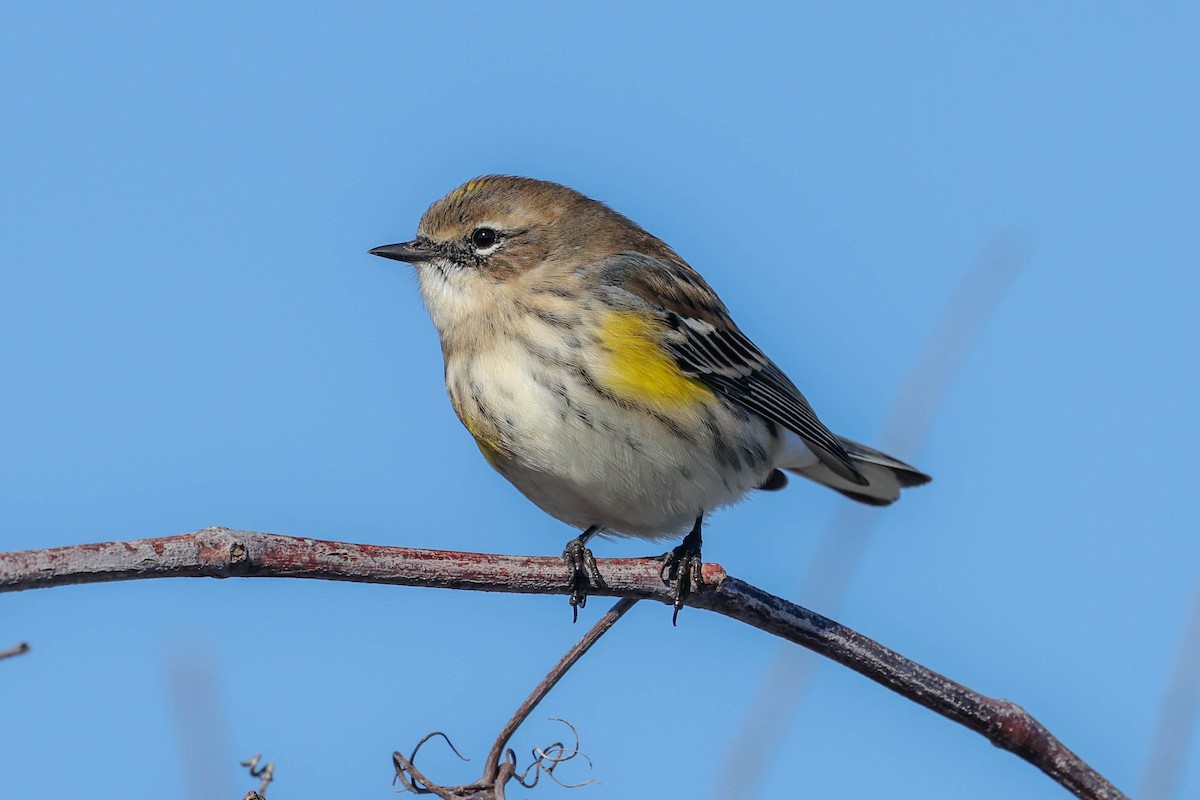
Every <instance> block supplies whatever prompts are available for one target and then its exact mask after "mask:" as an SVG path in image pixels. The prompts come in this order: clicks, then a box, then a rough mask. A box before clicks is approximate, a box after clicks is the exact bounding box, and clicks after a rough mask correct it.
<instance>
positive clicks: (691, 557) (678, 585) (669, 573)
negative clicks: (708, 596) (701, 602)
mask: <svg viewBox="0 0 1200 800" xmlns="http://www.w3.org/2000/svg"><path fill="white" fill-rule="evenodd" d="M700 523H701V520H699V519H698V520H696V526H695V527H694V528H692V531H691V533H689V534H688V535H687V536H685V537H683V542H682V543H681V544H680V545H679V546H678V547H676V548H675V549H673V550H671V551H670V552H667V553H663V555H662V562H663V565H662V570H661V571H660V572H659V574H660V575H661V577H662V580H663V583H665V584H666V585H667V586H670V587H671V588H672V593H671V594H672V596H673V597H674V598H675V603H674V605H675V613H674V614H672V615H671V624H672V625H676V624H678V622H679V609H681V608H683V603H684V601H685V600H687V598H688V595H690V594H691V593H692V592H694V591H696V590H697V589H699V588H700V587H702V586H703V585H704V577H703V576H702V575H701V567H703V566H704V561H703V559H702V558H701V557H700V545H701V541H700Z"/></svg>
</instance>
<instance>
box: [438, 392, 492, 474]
mask: <svg viewBox="0 0 1200 800" xmlns="http://www.w3.org/2000/svg"><path fill="white" fill-rule="evenodd" d="M450 405H452V406H453V407H454V412H455V413H456V414H458V419H459V421H460V422H462V424H463V427H464V428H466V429H467V433H469V434H471V438H472V439H474V440H475V444H476V446H478V447H479V452H481V453H483V458H484V460H486V461H487V462H488V463H489V464H491V465H492V468H493V469H496V463H497V462H498V461H499V460H500V459H502V458H504V456H505V455H506V452H505V450H504V448H503V447H501V446H500V443H499V442H497V441H496V439H495V437H494V436H493V435H492V434H491V432H490V430H488V429H487V428H485V427H484V426H481V425H479V424H478V423H476V422H474V421H473V420H472V419H471V418H470V417H468V416H466V415H465V414H463V413H462V411H460V410H459V408H458V403H456V402H455V400H454V397H453V396H451V398H450Z"/></svg>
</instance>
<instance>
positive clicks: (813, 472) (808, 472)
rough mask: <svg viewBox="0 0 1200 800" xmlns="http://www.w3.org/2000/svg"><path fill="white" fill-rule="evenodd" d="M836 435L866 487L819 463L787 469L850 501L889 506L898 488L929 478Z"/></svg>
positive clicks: (915, 484)
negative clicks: (801, 467) (836, 492)
mask: <svg viewBox="0 0 1200 800" xmlns="http://www.w3.org/2000/svg"><path fill="white" fill-rule="evenodd" d="M837 438H838V441H839V442H841V445H842V447H844V448H845V449H846V453H847V454H848V455H849V456H850V460H851V461H853V462H854V466H855V467H857V468H858V471H859V472H861V473H862V474H863V477H865V478H866V479H867V481H868V484H867V485H866V486H859V485H857V484H855V483H851V482H850V481H848V480H846V479H845V478H843V477H841V476H840V475H838V474H836V473H835V472H834V471H833V470H831V469H829V468H828V467H826V466H825V465H824V464H822V463H817V464H814V465H812V466H809V467H804V468H803V469H797V470H789V471H791V472H795V473H797V474H799V475H803V476H804V477H806V478H810V479H811V480H814V481H816V482H817V483H822V484H824V485H826V486H828V487H829V488H831V489H833V490H835V491H838V492H841V493H842V494H844V495H845V496H846V497H849V498H850V499H851V500H857V501H858V502H860V503H866V504H868V505H872V506H886V505H891V504H892V503H894V502H896V500H898V499H899V498H900V490H901V489H908V488H911V487H913V486H920V485H922V484H925V483H929V481H930V480H931V478H930V477H929V476H928V475H926V474H925V473H924V472H921V471H920V470H918V469H915V468H913V467H911V466H909V465H908V464H905V463H904V462H903V461H900V460H899V459H895V458H892V457H891V456H889V455H888V454H886V453H881V452H880V451H878V450H875V449H874V448H871V447H867V446H866V445H865V444H859V443H858V442H855V441H851V440H850V439H844V438H842V437H841V436H839V437H837Z"/></svg>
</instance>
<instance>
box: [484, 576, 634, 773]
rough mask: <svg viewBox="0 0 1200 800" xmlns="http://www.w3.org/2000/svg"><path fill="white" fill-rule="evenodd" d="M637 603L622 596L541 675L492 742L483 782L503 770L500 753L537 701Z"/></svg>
mask: <svg viewBox="0 0 1200 800" xmlns="http://www.w3.org/2000/svg"><path fill="white" fill-rule="evenodd" d="M635 603H637V598H630V597H623V598H621V599H620V600H618V601H617V602H616V604H615V605H613V607H612V608H610V609H609V610H608V611H606V612H604V614H603V616H601V617H600V619H598V620H596V624H595V625H593V626H592V628H591V630H589V631H588V632H587V633H585V634H584V635H583V638H582V639H580V640H579V641H578V642H576V643H575V646H574V647H572V648H571V649H570V650H568V651H567V652H566V654H565V655H564V656H563V657H562V658H561V659H559V661H558V663H557V664H555V665H554V667H553V669H551V670H550V672H549V673H547V674H546V677H544V678H542V680H541V683H539V684H538V685H537V686H535V687H534V689H533V691H532V692H530V693H529V696H528V697H526V698H525V701H524V702H523V703H521V705H520V706H518V707H517V710H516V711H515V712H514V713H513V715H512V717H511V718H510V719H509V720H508V722H506V723H505V725H504V727H503V728H502V729H501V730H500V735H499V736H497V737H496V742H495V744H493V745H492V751H491V752H490V753H488V757H487V761H485V762H484V765H483V778H482V779H481V780H482V781H483V782H484V783H494V782H495V780H496V775H497V774H498V773H499V771H500V756H501V755H503V753H504V748H505V747H507V746H508V740H509V739H511V738H512V735H513V734H514V733H516V731H517V728H519V727H521V723H523V722H524V721H525V720H526V719H527V718H528V717H529V715H530V713H531V712H532V711H533V710H534V709H535V708H537V705H538V703H540V702H542V698H544V697H545V696H546V695H547V694H549V693H550V690H551V689H553V688H554V686H555V684H557V683H558V682H559V681H560V680H561V679H562V676H563V675H566V674H567V670H569V669H570V668H571V667H573V666H575V662H576V661H578V660H579V659H581V658H583V654H584V653H586V652H587V651H588V650H590V649H591V648H592V645H594V644H595V643H596V642H598V641H599V640H600V637H601V636H603V635H604V634H606V633H608V629H609V628H611V627H612V626H613V625H616V624H617V620H619V619H620V618H621V617H623V616H625V612H626V611H628V610H629V609H631V608H633V606H634V604H635Z"/></svg>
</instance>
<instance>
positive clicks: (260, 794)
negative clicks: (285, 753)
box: [238, 753, 275, 800]
mask: <svg viewBox="0 0 1200 800" xmlns="http://www.w3.org/2000/svg"><path fill="white" fill-rule="evenodd" d="M260 761H262V753H255V754H254V755H253V756H251V757H250V760H249V761H241V762H238V763H240V764H241V765H242V766H243V767H246V768H247V769H249V770H250V777H251V778H260V779H261V781H260V783H259V784H258V791H257V792H249V793H247V794H246V797H244V798H242V800H247V799H248V798H252V797H253V798H258V799H259V800H262V798H264V797H265V796H266V794H267V786H268V785H269V784H270V783H271V781H273V780H275V763H274V762H271V761H268V762H267V763H266V764H264V765H263V766H262V767H259V766H258V763H259V762H260Z"/></svg>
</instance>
